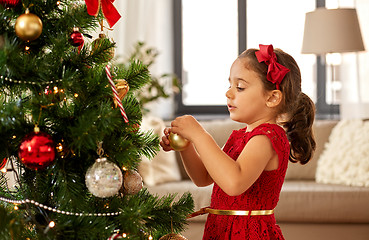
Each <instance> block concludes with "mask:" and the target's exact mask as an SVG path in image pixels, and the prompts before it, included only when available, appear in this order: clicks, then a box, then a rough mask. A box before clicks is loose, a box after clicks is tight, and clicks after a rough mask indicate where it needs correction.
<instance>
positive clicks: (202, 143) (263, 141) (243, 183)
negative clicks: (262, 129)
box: [171, 116, 278, 196]
mask: <svg viewBox="0 0 369 240" xmlns="http://www.w3.org/2000/svg"><path fill="white" fill-rule="evenodd" d="M171 130H172V132H174V133H178V134H179V135H181V136H183V137H184V138H187V139H188V140H190V141H191V142H192V143H193V144H194V146H195V148H196V150H197V153H198V155H199V157H200V159H201V160H202V163H203V165H204V167H205V168H206V170H207V172H208V174H209V175H210V177H211V179H213V180H214V182H216V183H217V184H218V185H219V187H220V188H222V190H223V191H224V192H226V193H227V194H228V195H230V196H237V195H239V194H241V193H243V192H244V191H246V190H247V189H248V188H249V187H250V186H251V185H252V184H253V183H254V182H255V181H256V180H257V179H258V177H259V176H260V174H261V173H262V172H263V171H264V170H265V169H267V170H271V169H276V168H277V167H278V156H277V154H276V152H275V151H274V149H273V147H272V144H271V142H270V140H269V139H268V137H266V136H264V135H258V136H254V137H253V138H251V139H250V140H249V142H248V143H247V144H246V146H245V148H244V149H243V150H242V152H241V154H240V155H239V157H238V159H237V160H236V161H234V160H233V159H232V158H230V157H229V156H228V155H227V154H226V153H224V152H223V151H222V150H221V149H220V148H219V147H218V145H217V144H216V143H215V141H214V139H213V138H212V137H211V136H210V135H209V134H208V133H207V132H206V131H205V130H204V129H203V128H202V127H201V125H200V124H199V123H198V122H197V121H196V120H195V119H194V118H193V117H192V116H183V117H180V118H177V119H176V120H175V121H173V122H172V129H171Z"/></svg>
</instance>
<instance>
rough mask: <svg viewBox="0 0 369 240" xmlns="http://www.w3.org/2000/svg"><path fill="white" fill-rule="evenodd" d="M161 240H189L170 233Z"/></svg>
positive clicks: (160, 239)
mask: <svg viewBox="0 0 369 240" xmlns="http://www.w3.org/2000/svg"><path fill="white" fill-rule="evenodd" d="M159 240H188V239H187V238H185V237H184V236H182V235H180V234H175V233H169V234H167V235H164V236H162V237H161V238H159Z"/></svg>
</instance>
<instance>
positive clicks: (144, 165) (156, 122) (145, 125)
mask: <svg viewBox="0 0 369 240" xmlns="http://www.w3.org/2000/svg"><path fill="white" fill-rule="evenodd" d="M164 128H165V124H164V122H163V120H161V119H160V118H156V117H152V116H148V117H144V118H143V119H142V123H141V129H142V130H143V131H149V130H153V132H154V133H155V134H157V135H159V137H160V138H161V136H163V130H164ZM138 172H139V173H140V175H141V177H142V179H143V182H144V183H145V185H147V186H154V185H157V184H160V183H166V182H173V181H180V180H181V173H180V170H179V167H178V164H177V160H176V156H175V152H174V151H171V152H164V151H163V150H162V149H161V148H160V151H159V152H158V153H157V155H156V156H155V157H154V158H153V159H152V160H149V159H148V158H146V157H144V156H143V157H142V159H141V162H140V164H139V166H138Z"/></svg>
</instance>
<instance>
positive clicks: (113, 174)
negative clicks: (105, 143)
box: [86, 158, 123, 198]
mask: <svg viewBox="0 0 369 240" xmlns="http://www.w3.org/2000/svg"><path fill="white" fill-rule="evenodd" d="M122 184H123V174H122V171H121V170H120V168H119V167H118V166H117V165H116V164H114V163H112V162H110V161H108V160H107V159H106V158H98V159H96V162H95V163H94V164H93V165H92V166H91V167H90V168H89V169H88V170H87V173H86V186H87V188H88V190H89V191H90V192H91V193H92V194H93V195H94V196H96V197H101V198H105V197H112V196H114V195H116V194H118V192H119V190H120V188H121V187H122Z"/></svg>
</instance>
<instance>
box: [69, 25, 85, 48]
mask: <svg viewBox="0 0 369 240" xmlns="http://www.w3.org/2000/svg"><path fill="white" fill-rule="evenodd" d="M84 41H85V40H84V39H83V34H82V33H81V32H80V31H79V28H78V27H74V28H73V32H72V33H71V35H70V37H69V42H70V44H72V45H73V46H75V47H82V46H83V43H84Z"/></svg>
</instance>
